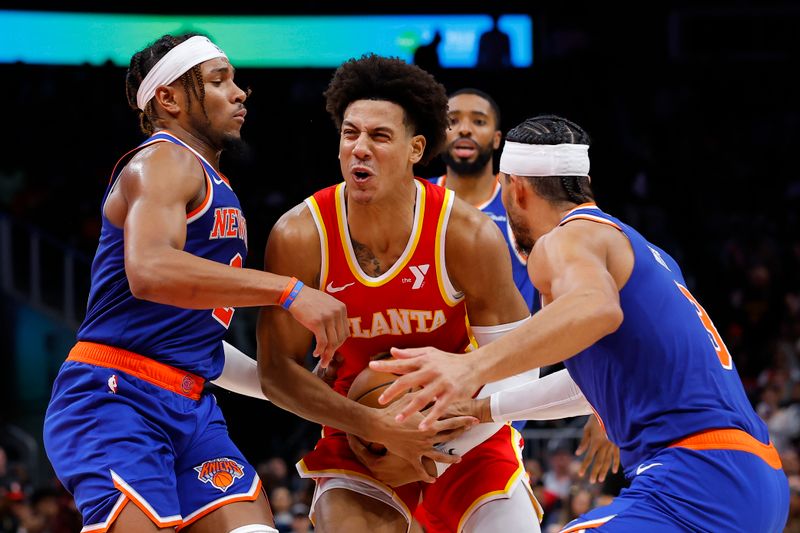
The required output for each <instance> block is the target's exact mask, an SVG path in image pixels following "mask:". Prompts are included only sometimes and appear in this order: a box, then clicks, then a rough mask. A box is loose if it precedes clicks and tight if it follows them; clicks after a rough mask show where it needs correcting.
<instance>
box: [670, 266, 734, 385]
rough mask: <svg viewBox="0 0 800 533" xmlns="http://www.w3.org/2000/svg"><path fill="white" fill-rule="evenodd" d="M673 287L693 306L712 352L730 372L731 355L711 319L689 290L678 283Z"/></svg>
mask: <svg viewBox="0 0 800 533" xmlns="http://www.w3.org/2000/svg"><path fill="white" fill-rule="evenodd" d="M675 285H677V286H678V288H679V289H680V290H681V292H682V293H683V295H684V296H686V299H687V300H689V302H691V304H692V305H693V306H694V309H695V311H697V316H699V317H700V322H702V323H703V327H704V328H706V331H707V332H708V338H709V339H711V345H712V346H714V350H716V352H717V357H719V362H720V364H721V365H722V368H725V369H726V370H730V369H732V368H733V359H732V358H731V354H730V352H729V351H728V348H727V347H726V346H725V343H724V342H723V341H722V337H720V336H719V332H718V331H717V328H716V327H714V323H713V322H711V318H709V316H708V313H706V310H705V309H703V306H702V305H700V303H698V301H697V300H695V299H694V296H692V293H690V292H689V289H687V288H686V287H684V286H683V285H681V284H680V283H678V282H677V281H676V282H675Z"/></svg>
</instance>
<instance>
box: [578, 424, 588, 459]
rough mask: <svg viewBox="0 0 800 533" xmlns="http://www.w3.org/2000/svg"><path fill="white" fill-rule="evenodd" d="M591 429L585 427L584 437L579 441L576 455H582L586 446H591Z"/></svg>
mask: <svg viewBox="0 0 800 533" xmlns="http://www.w3.org/2000/svg"><path fill="white" fill-rule="evenodd" d="M589 441H590V438H589V431H587V430H586V428H584V429H583V437H581V441H580V443H578V447H577V448H576V449H575V455H581V454H582V453H583V452H585V451H586V448H588V447H589Z"/></svg>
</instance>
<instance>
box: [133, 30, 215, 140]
mask: <svg viewBox="0 0 800 533" xmlns="http://www.w3.org/2000/svg"><path fill="white" fill-rule="evenodd" d="M196 35H200V34H199V33H184V34H182V35H176V36H173V35H164V36H163V37H161V38H160V39H158V40H157V41H156V42H154V43H153V44H151V45H150V46H148V47H147V48H145V49H144V50H141V51H139V52H136V53H135V54H133V57H131V64H130V66H129V67H128V72H127V73H126V74H125V94H126V96H127V97H128V105H129V106H131V108H132V109H135V110H136V111H138V112H139V125H140V127H141V129H142V131H143V132H144V134H145V135H150V134H152V133H153V123H154V122H155V120H156V112H155V109H154V107H153V106H154V105H155V104H154V101H155V98H153V99H151V100H150V101H149V102H147V105H146V106H145V108H144V111H141V110H140V109H139V107H138V106H137V104H136V92H137V91H138V90H139V86H140V85H141V84H142V80H143V79H144V77H145V76H147V73H148V72H150V69H152V68H153V66H154V65H155V64H156V63H158V61H159V60H160V59H161V58H162V57H164V56H165V55H166V54H167V52H169V51H170V50H172V49H173V48H175V47H176V46H178V45H179V44H181V43H182V42H183V41H185V40H187V39H188V38H190V37H194V36H196ZM178 79H179V80H181V83H182V84H183V89H184V91H186V99H187V101H188V102H189V110H191V108H192V96H191V95H192V94H193V95H194V96H195V98H197V100H198V101H199V102H200V105H201V106H202V107H203V112H205V106H203V99H204V98H205V95H206V91H205V86H204V84H203V74H202V72H201V70H200V65H195V66H193V67H192V68H190V69H189V70H187V71H186V72H185V73H184V74H183V75H181V77H180V78H178Z"/></svg>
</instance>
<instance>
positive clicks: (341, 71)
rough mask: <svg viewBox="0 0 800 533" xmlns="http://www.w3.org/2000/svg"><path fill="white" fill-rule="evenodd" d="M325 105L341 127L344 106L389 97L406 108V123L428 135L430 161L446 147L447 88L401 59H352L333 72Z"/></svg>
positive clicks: (424, 161) (425, 160) (369, 56)
mask: <svg viewBox="0 0 800 533" xmlns="http://www.w3.org/2000/svg"><path fill="white" fill-rule="evenodd" d="M324 96H325V99H326V105H325V109H327V111H328V113H330V115H331V117H332V118H333V121H334V123H335V124H336V127H337V128H341V126H342V119H343V118H344V112H345V109H347V106H348V105H350V104H351V103H352V102H355V101H356V100H387V101H389V102H393V103H395V104H397V105H399V106H400V107H402V108H403V110H404V111H405V122H406V125H407V126H408V127H409V128H410V129H411V130H412V131H413V132H414V135H422V136H423V137H425V141H426V145H425V153H424V154H423V155H422V159H421V160H420V163H421V164H423V165H424V164H427V163H428V162H429V161H430V160H431V159H433V158H434V157H435V156H436V155H438V154H439V152H440V151H441V150H442V149H443V148H444V145H445V141H446V139H447V125H448V123H447V92H446V91H445V88H444V86H443V85H442V84H441V83H439V82H437V81H436V80H435V79H434V77H433V76H431V75H430V74H429V73H428V72H426V71H424V70H422V69H421V68H419V67H418V66H416V65H409V64H408V63H406V62H405V61H403V60H402V59H398V58H394V57H381V56H377V55H375V54H367V55H363V56H361V58H359V59H350V60H349V61H346V62H345V63H344V64H342V66H340V67H339V68H338V69H337V70H336V73H335V74H334V75H333V79H331V82H330V84H329V85H328V88H327V90H326V91H325V92H324Z"/></svg>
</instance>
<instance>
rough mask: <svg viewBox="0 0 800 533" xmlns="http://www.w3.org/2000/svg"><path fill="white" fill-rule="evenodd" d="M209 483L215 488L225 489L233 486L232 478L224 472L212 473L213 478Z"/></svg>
mask: <svg viewBox="0 0 800 533" xmlns="http://www.w3.org/2000/svg"><path fill="white" fill-rule="evenodd" d="M211 483H212V484H213V485H214V486H215V487H219V488H223V489H227V488H228V487H230V486H231V484H233V476H232V475H231V473H230V472H228V471H226V470H220V471H219V472H214V477H212V478H211Z"/></svg>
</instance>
